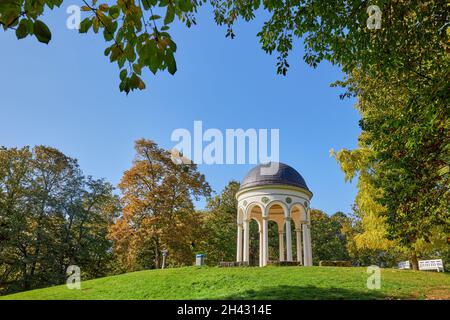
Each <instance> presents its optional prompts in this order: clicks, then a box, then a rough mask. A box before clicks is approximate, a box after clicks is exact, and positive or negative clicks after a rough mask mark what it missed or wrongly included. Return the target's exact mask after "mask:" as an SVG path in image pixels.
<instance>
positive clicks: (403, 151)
mask: <svg viewBox="0 0 450 320" xmlns="http://www.w3.org/2000/svg"><path fill="white" fill-rule="evenodd" d="M447 61H448V59H447ZM433 63H436V64H438V63H439V61H438V60H436V61H434V62H433ZM444 65H445V64H444ZM446 72H448V71H439V72H438V71H435V72H434V73H426V72H425V73H424V74H425V76H426V78H429V79H434V80H429V81H428V80H424V78H423V76H422V75H416V76H414V77H413V76H411V75H409V76H406V75H404V74H397V75H396V76H391V77H389V79H388V80H384V79H374V78H372V77H371V76H369V75H367V74H365V73H363V72H360V71H355V72H354V73H353V74H352V75H351V77H349V79H348V81H347V82H346V83H345V84H344V85H346V86H348V87H349V88H350V92H352V93H354V94H356V95H357V96H358V103H357V105H356V107H357V109H358V110H359V111H360V113H361V116H362V120H361V128H362V130H363V132H362V133H361V135H360V139H359V145H360V148H358V149H356V150H353V151H348V150H341V151H340V152H338V153H337V154H336V157H337V159H338V161H339V162H340V163H341V168H342V169H343V171H344V172H345V173H346V178H347V179H351V178H353V177H354V176H355V175H356V174H357V173H359V174H360V182H359V193H358V198H359V199H360V200H358V199H357V202H359V204H358V205H359V206H360V207H361V208H360V209H361V210H362V212H363V214H364V215H371V216H372V219H380V217H382V218H381V219H382V221H384V222H386V230H387V235H388V236H389V238H390V239H392V240H398V241H400V245H401V246H404V247H406V248H409V251H410V259H411V261H412V263H413V266H414V268H417V267H418V261H417V260H418V257H417V252H416V251H417V250H415V243H416V242H417V241H419V240H420V239H423V240H424V241H428V239H429V237H430V236H431V234H432V230H433V228H434V226H436V225H443V226H445V229H446V230H448V229H449V228H450V221H449V211H448V208H449V207H450V188H449V187H450V170H449V165H448V164H449V163H450V161H449V160H450V152H449V151H450V149H449V146H450V138H449V134H448V133H449V129H450V122H449V120H448V119H449V113H448V95H447V94H446V93H445V92H444V85H443V83H442V80H439V78H440V77H444V78H445V73H446ZM375 215H378V216H379V217H375Z"/></svg>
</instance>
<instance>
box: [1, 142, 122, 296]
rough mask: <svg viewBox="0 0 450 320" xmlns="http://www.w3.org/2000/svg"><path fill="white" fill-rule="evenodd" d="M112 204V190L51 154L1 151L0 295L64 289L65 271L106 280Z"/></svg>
mask: <svg viewBox="0 0 450 320" xmlns="http://www.w3.org/2000/svg"><path fill="white" fill-rule="evenodd" d="M114 201H115V197H114V196H113V194H112V187H111V185H110V184H108V183H106V182H105V181H103V180H94V179H92V178H90V177H88V178H86V177H84V176H83V175H82V172H81V170H80V168H79V166H78V164H77V161H76V160H75V159H72V158H70V157H67V156H66V155H64V154H63V153H61V152H60V151H58V150H56V149H54V148H49V147H44V146H36V147H34V148H33V149H30V148H28V147H24V148H22V149H17V148H11V149H7V148H1V149H0V290H1V291H6V292H7V291H17V290H26V289H31V288H36V287H40V286H44V285H47V286H48V285H51V284H59V283H62V282H64V280H65V279H66V270H67V267H68V266H69V265H77V266H79V267H80V268H81V272H82V276H83V277H84V278H85V279H86V278H90V277H96V276H100V275H105V274H106V272H107V270H108V267H109V261H110V253H109V252H108V251H109V249H110V247H111V244H110V243H109V241H108V240H107V239H106V237H105V236H106V233H107V228H108V223H109V218H108V215H106V214H105V212H106V210H105V208H106V207H107V206H111V205H113V206H114Z"/></svg>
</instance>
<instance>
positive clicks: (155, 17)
mask: <svg viewBox="0 0 450 320" xmlns="http://www.w3.org/2000/svg"><path fill="white" fill-rule="evenodd" d="M149 19H150V20H158V19H161V16H158V15H157V14H154V15H152V16H150V18H149Z"/></svg>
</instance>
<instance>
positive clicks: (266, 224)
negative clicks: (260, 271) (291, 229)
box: [263, 217, 269, 266]
mask: <svg viewBox="0 0 450 320" xmlns="http://www.w3.org/2000/svg"><path fill="white" fill-rule="evenodd" d="M268 260H269V219H268V218H267V217H263V266H267V261H268Z"/></svg>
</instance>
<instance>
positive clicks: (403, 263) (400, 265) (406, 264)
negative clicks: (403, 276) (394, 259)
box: [398, 261, 411, 270]
mask: <svg viewBox="0 0 450 320" xmlns="http://www.w3.org/2000/svg"><path fill="white" fill-rule="evenodd" d="M398 268H399V269H400V270H409V269H411V264H410V263H409V261H401V262H399V263H398Z"/></svg>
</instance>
